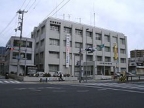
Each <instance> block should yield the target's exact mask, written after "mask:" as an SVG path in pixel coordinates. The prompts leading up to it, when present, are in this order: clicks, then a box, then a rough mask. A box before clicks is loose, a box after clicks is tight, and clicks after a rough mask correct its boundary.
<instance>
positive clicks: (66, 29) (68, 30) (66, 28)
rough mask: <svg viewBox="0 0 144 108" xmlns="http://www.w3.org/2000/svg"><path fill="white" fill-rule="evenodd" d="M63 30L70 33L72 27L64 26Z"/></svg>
mask: <svg viewBox="0 0 144 108" xmlns="http://www.w3.org/2000/svg"><path fill="white" fill-rule="evenodd" d="M64 32H65V33H69V34H71V33H72V29H71V28H69V27H64Z"/></svg>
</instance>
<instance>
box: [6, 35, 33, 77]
mask: <svg viewBox="0 0 144 108" xmlns="http://www.w3.org/2000/svg"><path fill="white" fill-rule="evenodd" d="M19 46H20V50H19ZM19 51H20V56H19ZM5 56H6V57H5V60H6V61H5V72H8V73H17V74H19V75H23V74H26V67H27V66H34V39H31V38H26V37H22V38H21V41H20V37H16V36H12V37H11V38H10V39H9V41H8V42H7V44H6V52H5ZM18 60H19V65H18ZM18 68H19V69H18Z"/></svg>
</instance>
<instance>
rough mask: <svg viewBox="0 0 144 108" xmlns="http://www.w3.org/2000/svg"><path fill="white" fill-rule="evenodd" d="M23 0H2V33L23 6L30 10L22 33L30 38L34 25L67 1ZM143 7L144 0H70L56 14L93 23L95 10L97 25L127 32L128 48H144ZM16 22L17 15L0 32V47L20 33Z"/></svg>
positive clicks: (0, 24)
mask: <svg viewBox="0 0 144 108" xmlns="http://www.w3.org/2000/svg"><path fill="white" fill-rule="evenodd" d="M24 1H25V0H0V33H1V31H2V30H3V29H4V28H5V27H6V26H7V24H8V23H9V22H10V20H11V19H12V18H13V17H14V16H15V14H16V12H17V11H18V10H19V9H20V8H21V9H25V10H28V13H26V14H25V15H24V28H23V36H25V37H30V33H31V31H32V30H33V27H34V26H37V25H38V24H39V23H40V22H42V21H43V20H44V18H46V17H48V15H49V13H50V12H51V11H52V10H53V9H54V8H55V7H56V6H57V5H58V4H59V3H60V2H62V1H63V3H62V4H61V5H60V6H59V7H58V8H57V10H58V9H59V8H60V7H61V6H62V5H63V4H64V3H65V2H67V1H68V0H26V1H25V4H24V5H23V6H22V4H23V2H24ZM27 4H28V5H27ZM32 4H33V5H32ZM31 5H32V7H31ZM21 6H22V7H21ZM143 6H144V0H70V2H69V3H68V4H67V5H66V6H64V7H63V8H62V9H61V10H60V11H58V12H57V13H56V14H55V15H54V16H53V17H57V18H61V19H63V14H65V20H71V21H74V22H79V21H80V20H79V18H81V23H84V24H88V25H92V26H94V12H95V15H96V16H95V26H98V27H101V28H106V29H110V30H113V31H118V32H122V33H124V34H125V35H126V36H127V38H128V50H129V51H130V50H133V49H143V47H144V43H143V34H144V9H143ZM30 7H31V8H30ZM29 8H30V9H29ZM54 12H55V11H54ZM54 12H53V13H54ZM53 13H52V14H53ZM52 14H51V15H52ZM51 15H50V16H51ZM69 15H70V18H69V17H68V16H69ZM17 23H18V18H17V17H16V18H15V19H14V20H13V22H12V23H11V24H10V25H9V26H8V27H7V28H6V30H5V31H4V32H3V33H1V34H0V46H5V44H6V42H7V41H8V40H9V38H10V37H11V35H19V32H17V34H16V33H15V32H14V29H15V28H16V27H17V25H18V24H17Z"/></svg>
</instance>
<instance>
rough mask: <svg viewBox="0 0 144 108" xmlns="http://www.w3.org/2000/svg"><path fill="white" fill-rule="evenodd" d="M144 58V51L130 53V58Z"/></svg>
mask: <svg viewBox="0 0 144 108" xmlns="http://www.w3.org/2000/svg"><path fill="white" fill-rule="evenodd" d="M143 56H144V50H132V51H130V58H135V57H136V58H137V57H143Z"/></svg>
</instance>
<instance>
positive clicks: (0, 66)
mask: <svg viewBox="0 0 144 108" xmlns="http://www.w3.org/2000/svg"><path fill="white" fill-rule="evenodd" d="M5 49H6V48H5V47H0V73H4V63H5V51H6V50H5Z"/></svg>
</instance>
